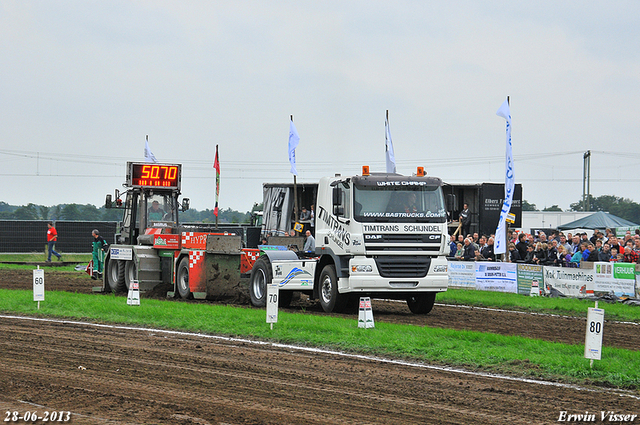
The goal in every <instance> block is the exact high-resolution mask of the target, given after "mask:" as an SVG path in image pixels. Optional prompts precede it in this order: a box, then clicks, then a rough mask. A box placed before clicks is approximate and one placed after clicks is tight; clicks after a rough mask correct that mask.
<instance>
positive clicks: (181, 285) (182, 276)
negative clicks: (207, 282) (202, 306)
mask: <svg viewBox="0 0 640 425" xmlns="http://www.w3.org/2000/svg"><path fill="white" fill-rule="evenodd" d="M176 286H177V287H178V293H179V294H180V297H182V299H185V300H188V299H191V298H192V297H193V294H192V293H191V289H190V288H189V257H184V258H183V259H182V260H180V264H179V265H178V273H177V274H176Z"/></svg>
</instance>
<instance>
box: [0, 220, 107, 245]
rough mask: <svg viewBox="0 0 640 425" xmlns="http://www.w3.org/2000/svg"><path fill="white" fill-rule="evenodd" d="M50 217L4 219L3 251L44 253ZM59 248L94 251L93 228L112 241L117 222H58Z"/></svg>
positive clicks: (0, 234)
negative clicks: (92, 248) (92, 243)
mask: <svg viewBox="0 0 640 425" xmlns="http://www.w3.org/2000/svg"><path fill="white" fill-rule="evenodd" d="M47 223H48V221H47V220H0V252H43V251H46V245H47ZM54 226H55V228H56V230H57V231H58V241H57V242H56V247H55V249H56V251H58V252H61V253H65V252H68V253H71V252H74V253H88V252H91V242H92V241H93V237H92V236H91V231H92V230H93V229H98V230H99V231H100V235H101V236H102V237H103V238H104V239H105V240H106V241H107V242H108V243H109V244H112V243H113V242H114V240H115V233H116V226H117V222H115V221H57V222H55V223H54Z"/></svg>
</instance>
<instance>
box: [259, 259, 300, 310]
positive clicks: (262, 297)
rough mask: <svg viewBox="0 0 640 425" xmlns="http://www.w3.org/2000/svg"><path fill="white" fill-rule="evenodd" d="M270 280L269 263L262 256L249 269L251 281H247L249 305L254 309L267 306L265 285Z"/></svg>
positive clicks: (271, 277) (271, 276) (271, 275)
mask: <svg viewBox="0 0 640 425" xmlns="http://www.w3.org/2000/svg"><path fill="white" fill-rule="evenodd" d="M272 279H273V274H272V273H271V262H270V261H269V258H268V257H267V256H266V255H262V256H260V258H258V259H257V260H256V262H255V263H254V264H253V268H252V269H251V280H250V281H249V295H251V305H253V306H254V307H264V306H265V305H267V284H268V283H269V282H271V280H272ZM287 292H291V291H287ZM289 301H291V300H289Z"/></svg>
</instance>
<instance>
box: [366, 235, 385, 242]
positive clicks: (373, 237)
mask: <svg viewBox="0 0 640 425" xmlns="http://www.w3.org/2000/svg"><path fill="white" fill-rule="evenodd" d="M364 238H365V239H366V240H370V241H373V240H379V239H382V235H364Z"/></svg>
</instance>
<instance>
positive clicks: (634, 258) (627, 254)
mask: <svg viewBox="0 0 640 425" xmlns="http://www.w3.org/2000/svg"><path fill="white" fill-rule="evenodd" d="M624 262H625V263H637V262H638V254H636V253H635V252H634V251H633V250H632V249H631V247H630V246H629V245H627V246H625V247H624Z"/></svg>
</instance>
